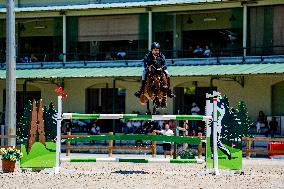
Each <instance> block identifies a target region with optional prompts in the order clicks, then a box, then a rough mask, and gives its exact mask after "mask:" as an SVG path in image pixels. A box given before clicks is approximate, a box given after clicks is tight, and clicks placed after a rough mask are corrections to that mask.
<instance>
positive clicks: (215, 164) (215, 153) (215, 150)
mask: <svg viewBox="0 0 284 189" xmlns="http://www.w3.org/2000/svg"><path fill="white" fill-rule="evenodd" d="M213 95H214V94H213ZM217 102H218V97H216V96H214V97H213V133H211V134H213V171H214V174H215V175H219V174H220V173H219V169H218V147H217V128H216V127H217V119H218V118H217Z"/></svg>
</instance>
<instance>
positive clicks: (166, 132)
mask: <svg viewBox="0 0 284 189" xmlns="http://www.w3.org/2000/svg"><path fill="white" fill-rule="evenodd" d="M155 132H156V133H161V134H163V135H166V136H173V135H174V132H173V131H172V130H171V129H170V125H169V124H168V123H166V124H165V129H164V130H161V131H159V130H155ZM163 150H164V155H165V158H167V152H170V157H172V144H171V142H166V141H163Z"/></svg>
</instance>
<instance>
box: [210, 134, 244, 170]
mask: <svg viewBox="0 0 284 189" xmlns="http://www.w3.org/2000/svg"><path fill="white" fill-rule="evenodd" d="M206 145H207V146H206V154H207V155H206V165H207V168H209V169H211V168H213V159H211V155H212V153H211V149H210V138H209V137H208V138H207V141H206ZM225 146H226V147H227V148H228V149H229V150H230V152H231V155H232V159H231V160H229V159H228V157H227V155H225V154H224V153H223V152H221V151H220V150H219V149H218V156H219V158H218V167H219V169H229V170H242V150H241V149H237V148H232V147H229V146H227V145H225Z"/></svg>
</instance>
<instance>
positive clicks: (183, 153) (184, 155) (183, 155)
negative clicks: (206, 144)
mask: <svg viewBox="0 0 284 189" xmlns="http://www.w3.org/2000/svg"><path fill="white" fill-rule="evenodd" d="M197 155H198V154H197V151H196V150H193V149H187V150H180V151H178V153H177V156H178V157H180V159H194V158H195V156H197Z"/></svg>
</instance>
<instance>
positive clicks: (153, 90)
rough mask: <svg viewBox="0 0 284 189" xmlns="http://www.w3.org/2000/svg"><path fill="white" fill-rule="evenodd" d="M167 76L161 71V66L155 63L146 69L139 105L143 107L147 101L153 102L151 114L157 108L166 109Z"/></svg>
mask: <svg viewBox="0 0 284 189" xmlns="http://www.w3.org/2000/svg"><path fill="white" fill-rule="evenodd" d="M167 81H168V80H167V76H166V74H165V73H164V71H163V68H162V65H161V64H160V63H159V62H157V61H155V62H154V64H152V65H151V66H149V67H148V74H147V75H146V85H145V87H144V91H143V94H142V95H141V96H140V103H141V104H142V105H145V104H146V103H148V102H149V101H153V112H154V113H155V111H156V109H158V108H166V107H167V91H168V82H167Z"/></svg>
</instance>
